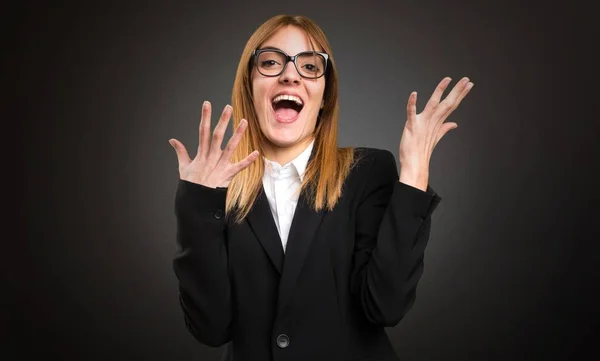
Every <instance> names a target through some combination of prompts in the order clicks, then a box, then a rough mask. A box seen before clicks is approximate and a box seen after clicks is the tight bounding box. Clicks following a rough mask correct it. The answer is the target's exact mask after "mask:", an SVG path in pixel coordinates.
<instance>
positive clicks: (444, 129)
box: [434, 122, 458, 147]
mask: <svg viewBox="0 0 600 361" xmlns="http://www.w3.org/2000/svg"><path fill="white" fill-rule="evenodd" d="M456 128H458V124H456V123H450V122H449V123H444V124H442V126H441V127H440V129H439V130H438V135H437V138H436V140H435V144H434V147H435V145H436V144H437V143H438V142H439V141H440V139H442V137H443V136H444V135H446V133H448V132H449V131H451V130H454V129H456Z"/></svg>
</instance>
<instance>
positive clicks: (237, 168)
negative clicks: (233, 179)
mask: <svg viewBox="0 0 600 361" xmlns="http://www.w3.org/2000/svg"><path fill="white" fill-rule="evenodd" d="M258 156H259V153H258V150H255V151H254V152H252V153H250V154H248V156H247V157H246V158H244V159H242V160H241V161H239V162H237V163H235V164H234V165H233V175H236V174H238V173H239V172H241V171H242V170H244V169H246V168H248V166H250V164H252V163H253V162H254V161H255V160H256V159H258Z"/></svg>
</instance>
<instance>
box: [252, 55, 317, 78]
mask: <svg viewBox="0 0 600 361" xmlns="http://www.w3.org/2000/svg"><path fill="white" fill-rule="evenodd" d="M257 60H258V61H257V65H258V71H259V72H260V73H261V74H263V75H266V76H277V75H279V74H281V72H282V71H283V68H284V66H285V64H286V56H285V55H284V54H282V53H280V52H277V51H263V52H261V53H260V54H259V55H258V59H257ZM296 68H297V70H298V73H300V75H302V76H304V77H307V78H316V77H320V76H321V75H323V72H324V71H325V58H324V57H323V56H321V55H319V54H317V53H311V52H308V53H302V54H300V55H299V56H298V57H297V58H296Z"/></svg>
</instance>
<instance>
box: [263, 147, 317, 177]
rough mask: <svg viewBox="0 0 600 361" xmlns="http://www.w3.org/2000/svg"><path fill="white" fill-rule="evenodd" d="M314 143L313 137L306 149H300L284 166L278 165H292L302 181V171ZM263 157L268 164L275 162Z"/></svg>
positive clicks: (304, 169) (304, 168)
mask: <svg viewBox="0 0 600 361" xmlns="http://www.w3.org/2000/svg"><path fill="white" fill-rule="evenodd" d="M314 144H315V140H314V139H313V140H312V141H311V142H310V144H309V145H308V146H307V147H306V149H304V150H303V151H302V153H300V154H299V155H298V156H297V157H296V158H294V159H293V160H291V161H290V162H289V163H287V164H286V165H284V166H281V165H279V166H280V167H282V168H283V167H286V166H287V165H290V164H291V165H292V166H293V167H294V168H295V169H296V172H297V173H298V175H299V177H300V182H302V181H303V180H304V172H305V171H306V167H307V166H308V160H309V159H310V155H311V153H312V149H313V146H314ZM263 158H264V159H265V161H266V162H267V163H269V164H271V165H272V166H273V165H275V164H277V163H276V162H274V161H272V160H269V159H267V158H265V157H263Z"/></svg>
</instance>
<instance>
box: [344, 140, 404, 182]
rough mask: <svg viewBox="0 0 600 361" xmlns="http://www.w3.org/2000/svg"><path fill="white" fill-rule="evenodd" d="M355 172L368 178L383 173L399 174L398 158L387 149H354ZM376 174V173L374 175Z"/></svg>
mask: <svg viewBox="0 0 600 361" xmlns="http://www.w3.org/2000/svg"><path fill="white" fill-rule="evenodd" d="M352 167H353V170H355V171H356V172H358V173H359V174H361V175H363V176H366V175H369V174H370V175H371V176H376V175H379V174H381V173H384V174H387V175H388V176H390V175H397V174H398V167H397V165H396V157H394V154H392V152H390V151H389V150H387V149H379V148H370V147H356V148H354V162H353V166H352ZM373 172H375V173H373Z"/></svg>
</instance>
